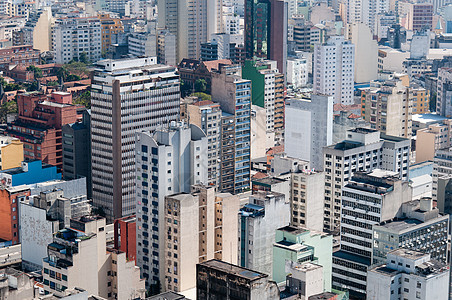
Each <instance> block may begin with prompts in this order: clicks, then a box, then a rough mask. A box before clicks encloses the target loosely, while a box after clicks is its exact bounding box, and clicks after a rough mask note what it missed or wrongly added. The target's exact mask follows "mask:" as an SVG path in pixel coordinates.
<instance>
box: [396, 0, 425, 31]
mask: <svg viewBox="0 0 452 300" xmlns="http://www.w3.org/2000/svg"><path fill="white" fill-rule="evenodd" d="M399 11H400V13H399V14H400V15H401V16H400V17H399V20H400V25H402V26H403V27H405V28H406V29H407V30H413V31H422V30H431V29H432V26H433V4H431V3H408V2H406V3H402V4H401V5H400V7H399Z"/></svg>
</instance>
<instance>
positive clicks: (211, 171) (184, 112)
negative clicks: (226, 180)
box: [181, 98, 222, 187]
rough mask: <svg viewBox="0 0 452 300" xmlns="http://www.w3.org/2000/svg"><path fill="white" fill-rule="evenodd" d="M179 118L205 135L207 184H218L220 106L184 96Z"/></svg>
mask: <svg viewBox="0 0 452 300" xmlns="http://www.w3.org/2000/svg"><path fill="white" fill-rule="evenodd" d="M181 120H183V121H185V122H186V123H188V124H193V125H196V126H198V127H199V128H201V129H202V130H203V131H204V133H205V134H206V135H207V144H208V146H207V159H208V169H207V171H208V178H207V181H208V182H207V184H208V185H209V186H213V187H218V186H219V184H220V161H219V160H220V151H221V146H222V145H221V108H220V105H219V104H217V103H214V102H212V101H201V100H199V99H192V98H185V99H184V100H183V101H182V102H181Z"/></svg>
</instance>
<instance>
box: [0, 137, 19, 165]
mask: <svg viewBox="0 0 452 300" xmlns="http://www.w3.org/2000/svg"><path fill="white" fill-rule="evenodd" d="M23 161H24V144H23V143H22V142H21V141H20V140H19V139H18V138H14V137H10V136H7V135H0V170H8V169H12V168H18V167H20V166H21V165H22V162H23Z"/></svg>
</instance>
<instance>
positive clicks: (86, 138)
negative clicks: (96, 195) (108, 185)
mask: <svg viewBox="0 0 452 300" xmlns="http://www.w3.org/2000/svg"><path fill="white" fill-rule="evenodd" d="M61 131H62V134H63V138H62V143H63V178H64V179H65V180H72V179H75V178H81V177H85V178H86V187H87V191H86V195H87V196H88V198H89V199H92V185H91V182H92V179H91V112H90V111H88V110H84V111H83V113H82V121H81V122H76V123H72V124H66V125H64V126H63V127H62V129H61Z"/></svg>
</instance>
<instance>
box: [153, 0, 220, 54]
mask: <svg viewBox="0 0 452 300" xmlns="http://www.w3.org/2000/svg"><path fill="white" fill-rule="evenodd" d="M218 2H219V1H217V0H212V1H205V0H183V1H180V0H163V1H158V12H159V14H158V27H159V28H166V29H168V30H169V32H170V33H172V34H174V35H175V36H176V53H177V54H176V57H177V60H176V61H177V62H180V61H181V60H182V59H184V58H191V59H199V58H200V56H201V44H202V43H205V42H207V39H208V37H209V33H210V31H212V30H216V25H217V24H216V22H221V18H216V17H217V16H218V14H217V12H218V9H220V10H221V6H220V7H218ZM212 12H214V13H213V14H212ZM212 18H213V19H212ZM209 25H212V27H209ZM209 28H210V30H209ZM220 28H221V27H220ZM212 33H214V32H212Z"/></svg>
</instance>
